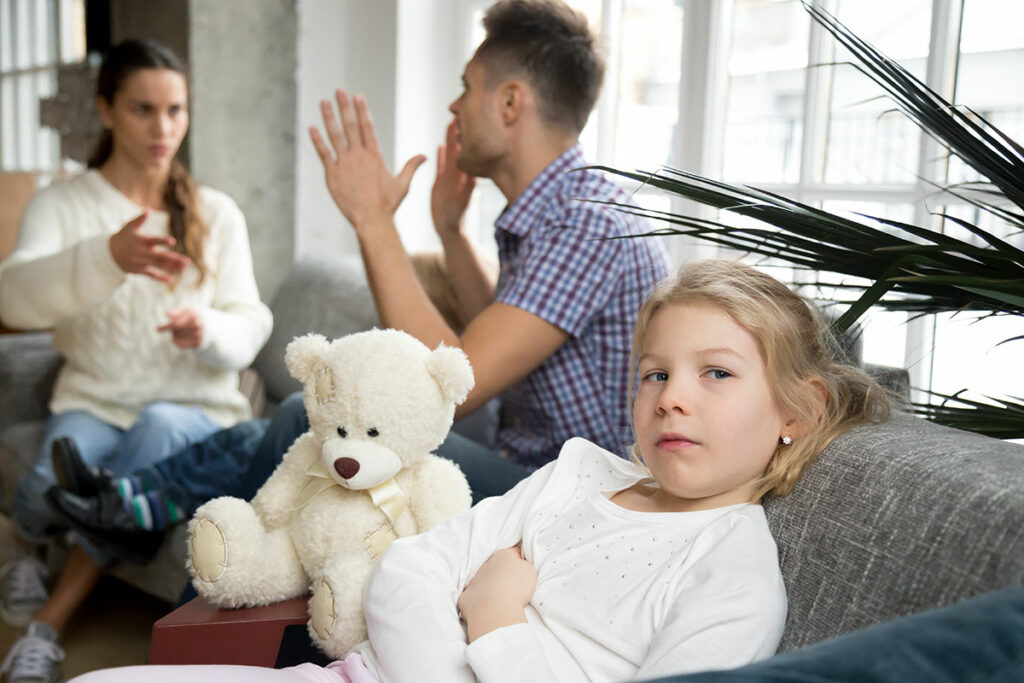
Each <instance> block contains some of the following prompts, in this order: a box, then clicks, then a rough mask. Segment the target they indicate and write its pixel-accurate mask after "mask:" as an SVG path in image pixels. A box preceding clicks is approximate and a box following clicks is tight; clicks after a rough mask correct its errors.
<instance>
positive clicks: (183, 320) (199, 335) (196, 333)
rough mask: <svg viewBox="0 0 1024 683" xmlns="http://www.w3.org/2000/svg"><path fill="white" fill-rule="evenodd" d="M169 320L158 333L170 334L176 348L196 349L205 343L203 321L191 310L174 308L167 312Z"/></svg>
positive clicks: (157, 329) (159, 328) (158, 329)
mask: <svg viewBox="0 0 1024 683" xmlns="http://www.w3.org/2000/svg"><path fill="white" fill-rule="evenodd" d="M167 319H168V322H166V323H164V324H163V325H161V326H160V327H158V328H156V331H157V332H170V333H171V341H173V342H174V345H175V346H177V347H178V348H181V349H196V348H199V345H200V344H202V343H203V319H202V317H201V316H200V315H199V314H198V313H196V312H195V311H193V310H192V309H190V308H172V309H170V310H168V311H167Z"/></svg>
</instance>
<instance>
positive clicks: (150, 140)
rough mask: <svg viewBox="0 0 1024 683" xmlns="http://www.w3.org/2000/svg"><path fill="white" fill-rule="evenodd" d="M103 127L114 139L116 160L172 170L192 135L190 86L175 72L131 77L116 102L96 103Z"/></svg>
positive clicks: (140, 72)
mask: <svg viewBox="0 0 1024 683" xmlns="http://www.w3.org/2000/svg"><path fill="white" fill-rule="evenodd" d="M96 106H97V109H98V110H99V114H100V118H101V119H102V120H103V125H105V126H106V127H108V128H110V130H111V132H112V134H113V137H114V152H113V154H114V155H115V156H120V157H121V158H123V159H125V160H127V161H129V162H130V163H131V164H132V165H133V166H136V167H138V168H140V169H154V170H163V169H167V168H170V165H171V161H173V160H174V155H175V154H177V153H178V147H180V146H181V141H182V140H183V139H184V138H185V133H186V132H187V131H188V85H187V83H186V82H185V77H184V76H183V75H182V74H180V73H178V72H177V71H174V70H173V69H139V70H137V71H134V72H132V73H131V74H130V75H128V77H127V78H125V79H124V81H123V82H122V83H121V88H120V89H119V90H118V91H117V92H116V93H114V101H113V102H109V103H108V102H107V101H106V100H104V99H103V98H102V97H99V98H97V99H96Z"/></svg>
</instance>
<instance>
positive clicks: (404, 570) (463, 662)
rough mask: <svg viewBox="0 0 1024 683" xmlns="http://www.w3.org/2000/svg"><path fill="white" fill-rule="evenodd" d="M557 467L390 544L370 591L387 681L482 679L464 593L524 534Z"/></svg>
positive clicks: (373, 629) (373, 630) (370, 625)
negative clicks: (469, 654) (470, 647)
mask: <svg viewBox="0 0 1024 683" xmlns="http://www.w3.org/2000/svg"><path fill="white" fill-rule="evenodd" d="M557 465H558V462H557V461H556V462H553V463H549V464H548V465H546V466H545V467H543V468H541V469H540V470H538V471H537V472H534V473H533V474H532V475H531V476H530V477H528V478H527V479H525V480H523V481H521V482H520V483H519V484H518V485H517V486H516V487H515V488H514V489H512V490H511V491H509V492H508V493H506V494H505V495H504V496H501V497H500V498H488V499H486V500H484V501H481V502H480V503H479V504H477V505H476V506H475V507H474V508H473V509H471V510H469V511H468V512H466V513H464V514H462V515H459V516H457V517H454V518H452V519H449V520H447V521H445V522H443V523H441V524H439V525H438V526H436V527H434V528H433V529H432V530H430V531H428V532H426V533H424V534H420V535H418V536H412V537H408V538H402V539H398V540H397V541H395V542H394V543H392V544H391V547H390V548H388V550H387V552H386V553H385V554H384V556H383V557H382V558H381V559H380V562H379V563H378V564H377V567H376V568H375V569H374V573H373V575H372V576H371V577H370V581H369V584H368V585H367V589H366V594H365V597H364V609H365V615H366V625H367V629H368V631H369V636H370V643H371V645H372V648H373V656H374V657H375V659H376V660H377V662H378V665H379V668H380V672H381V673H382V674H383V677H384V679H385V680H389V681H397V682H402V681H475V680H476V677H475V676H474V672H473V671H472V670H471V669H470V667H469V665H468V663H467V659H466V647H467V642H466V632H465V630H464V629H463V626H462V623H461V622H460V619H459V611H458V607H457V605H458V600H459V596H460V595H462V592H463V590H464V589H465V588H466V586H467V585H468V584H469V582H470V580H471V579H472V578H473V577H474V576H475V575H476V574H477V572H478V571H479V569H480V567H481V566H482V565H483V564H484V562H485V561H486V560H487V559H488V558H490V557H491V555H493V554H494V553H495V551H498V550H501V549H504V548H510V547H512V546H514V545H516V544H517V543H519V542H520V540H522V537H523V528H524V526H525V524H526V522H527V521H528V519H529V518H530V517H531V516H532V513H533V511H534V509H535V503H537V501H538V499H539V498H540V497H541V496H542V494H543V493H544V490H545V488H546V487H548V486H549V484H550V483H551V480H552V479H553V478H554V479H557V472H556V466H557ZM523 626H524V628H525V625H523Z"/></svg>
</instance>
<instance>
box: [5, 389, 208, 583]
mask: <svg viewBox="0 0 1024 683" xmlns="http://www.w3.org/2000/svg"><path fill="white" fill-rule="evenodd" d="M217 429H219V427H218V426H217V425H216V424H215V423H214V422H213V421H211V420H210V418H209V417H207V416H206V413H205V412H203V410H202V409H201V408H195V407H188V406H180V405H177V404H175V403H161V402H158V403H151V404H149V405H148V406H146V408H145V409H144V410H143V411H142V412H141V413H140V414H139V417H138V419H136V420H135V423H134V424H133V425H132V426H131V427H129V428H128V429H120V428H118V427H115V426H113V425H110V424H108V423H106V422H103V421H102V420H100V419H98V418H96V417H94V416H93V415H91V414H89V413H87V412H85V411H82V410H71V411H67V412H64V413H58V414H56V415H51V416H50V417H49V419H48V420H47V423H46V431H45V433H44V436H43V443H42V446H41V447H40V449H39V452H38V453H37V455H36V462H35V465H33V467H32V469H31V470H30V471H29V473H28V474H26V475H25V476H23V477H22V478H21V479H20V480H19V481H18V486H17V489H16V491H15V495H14V506H13V511H12V512H13V517H14V524H15V527H16V528H17V531H18V535H19V536H21V537H22V538H23V539H24V540H26V541H29V542H32V543H36V544H42V543H45V542H46V541H47V540H48V539H49V538H50V537H51V536H53V535H55V534H58V533H61V532H63V531H64V530H65V527H64V525H63V523H62V522H61V520H60V518H59V517H57V515H55V514H54V513H53V511H52V510H51V509H50V507H49V506H48V505H47V503H46V499H45V498H44V495H43V494H45V493H46V490H47V489H49V488H50V487H51V486H53V485H54V484H55V483H56V476H55V475H54V472H53V463H52V461H51V457H50V449H51V447H52V444H53V442H54V441H55V440H56V439H57V438H59V437H69V438H71V439H72V440H73V441H74V442H75V445H76V446H77V447H78V451H79V453H81V455H82V458H83V459H84V460H85V461H86V462H88V463H89V464H90V465H96V466H99V467H106V468H108V469H111V470H113V471H114V473H115V474H116V475H118V476H121V475H126V474H130V473H131V472H133V471H135V470H136V469H139V468H142V467H147V466H149V465H152V464H153V463H155V462H157V461H159V460H162V459H163V458H165V457H167V456H168V455H170V454H171V453H175V452H177V451H179V450H181V449H182V448H184V447H185V446H187V445H188V444H190V443H192V442H194V441H199V440H201V439H205V438H206V437H207V436H209V435H210V434H212V433H213V432H215V431H217ZM83 547H84V548H85V549H86V551H87V552H89V551H90V550H93V549H91V548H90V546H89V544H83ZM90 555H94V553H93V552H90ZM94 559H96V560H97V561H99V562H100V564H105V563H106V562H107V561H109V558H107V557H95V556H94Z"/></svg>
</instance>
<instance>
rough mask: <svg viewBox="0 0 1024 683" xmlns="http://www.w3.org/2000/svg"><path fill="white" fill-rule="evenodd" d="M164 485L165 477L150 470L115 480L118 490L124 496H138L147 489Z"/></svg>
mask: <svg viewBox="0 0 1024 683" xmlns="http://www.w3.org/2000/svg"><path fill="white" fill-rule="evenodd" d="M163 485H164V482H163V479H162V478H161V477H160V476H159V475H156V474H153V473H151V472H149V471H148V470H142V471H141V472H137V473H136V474H132V475H130V476H127V477H120V478H119V479H115V480H114V487H115V488H117V492H118V493H120V494H121V496H122V497H131V496H136V495H139V494H140V493H145V492H146V491H153V490H155V489H158V488H162V487H163Z"/></svg>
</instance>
